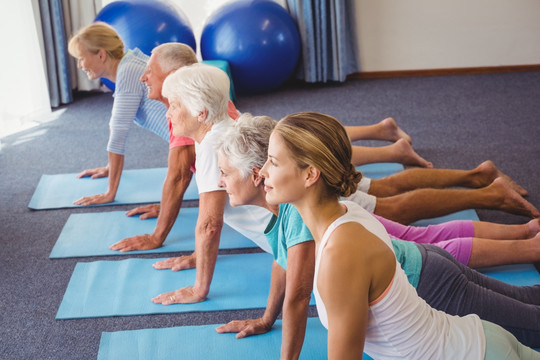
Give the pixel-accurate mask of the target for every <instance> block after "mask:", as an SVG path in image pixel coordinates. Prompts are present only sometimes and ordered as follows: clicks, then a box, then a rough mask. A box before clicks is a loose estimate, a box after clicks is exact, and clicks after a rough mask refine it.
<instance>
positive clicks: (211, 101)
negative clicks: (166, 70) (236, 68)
mask: <svg viewBox="0 0 540 360" xmlns="http://www.w3.org/2000/svg"><path fill="white" fill-rule="evenodd" d="M229 87H230V80H229V76H228V75H227V74H226V73H225V72H224V71H223V70H221V69H219V68H217V67H215V66H211V65H206V64H200V63H197V64H192V65H188V66H184V67H181V68H180V69H178V70H176V71H175V72H174V73H172V74H171V75H169V76H167V78H166V79H165V81H164V82H163V89H162V93H163V96H165V97H166V98H167V99H168V100H169V102H171V101H173V100H180V102H181V103H182V105H183V106H185V107H186V108H187V109H188V110H189V112H190V113H191V115H193V116H197V115H198V114H200V113H201V112H203V111H204V110H207V111H208V116H207V117H206V121H205V122H206V123H217V122H220V121H221V120H223V119H226V118H228V115H227V108H228V105H229Z"/></svg>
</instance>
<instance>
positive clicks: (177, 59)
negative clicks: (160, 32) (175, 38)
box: [152, 42, 198, 74]
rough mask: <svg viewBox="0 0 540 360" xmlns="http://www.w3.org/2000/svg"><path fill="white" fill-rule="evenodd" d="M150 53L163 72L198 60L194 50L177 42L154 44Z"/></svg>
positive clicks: (168, 71) (166, 72)
mask: <svg viewBox="0 0 540 360" xmlns="http://www.w3.org/2000/svg"><path fill="white" fill-rule="evenodd" d="M152 55H154V56H155V57H156V61H157V63H158V64H159V67H160V68H161V71H162V72H163V73H165V74H168V73H170V72H171V71H174V70H177V69H180V68H181V67H182V66H187V65H191V64H195V63H197V62H198V60H197V55H196V54H195V51H193V49H192V48H191V47H190V46H189V45H186V44H182V43H177V42H170V43H165V44H161V45H158V46H156V47H155V48H154V49H152Z"/></svg>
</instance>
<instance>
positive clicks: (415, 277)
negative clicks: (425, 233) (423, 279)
mask: <svg viewBox="0 0 540 360" xmlns="http://www.w3.org/2000/svg"><path fill="white" fill-rule="evenodd" d="M392 246H393V247H394V252H395V253H396V259H397V261H398V262H399V263H400V264H401V268H402V269H403V271H404V272H405V275H407V279H408V280H409V283H410V284H411V285H412V286H413V287H414V288H415V289H416V287H417V286H418V282H419V281H420V273H421V272H422V254H421V253H420V250H418V247H417V246H416V244H415V243H413V242H411V241H405V240H398V239H392Z"/></svg>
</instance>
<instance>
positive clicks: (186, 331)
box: [98, 318, 369, 360]
mask: <svg viewBox="0 0 540 360" xmlns="http://www.w3.org/2000/svg"><path fill="white" fill-rule="evenodd" d="M218 326H219V325H202V326H181V327H173V328H164V329H143V330H130V331H117V332H103V333H102V334H101V341H100V344H99V353H98V360H113V359H114V360H116V359H139V360H144V359H148V360H156V359H160V360H167V359H171V360H172V359H190V360H198V359H200V360H213V359H216V360H217V359H219V360H223V359H259V360H264V359H279V356H280V349H281V320H278V321H276V323H275V324H274V327H273V328H272V330H271V331H270V332H268V333H266V334H263V335H257V336H250V337H247V338H244V339H236V338H235V335H236V334H218V333H217V332H216V330H215V329H216V327H218ZM326 338H327V331H326V329H325V328H324V327H323V326H322V324H321V322H320V321H319V319H318V318H308V322H307V328H306V338H305V341H304V346H303V347H302V353H301V354H300V359H306V360H316V359H326V358H327V346H326ZM368 359H369V358H368Z"/></svg>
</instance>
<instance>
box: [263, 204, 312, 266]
mask: <svg viewBox="0 0 540 360" xmlns="http://www.w3.org/2000/svg"><path fill="white" fill-rule="evenodd" d="M264 235H265V236H266V239H267V240H268V243H269V244H270V247H271V248H272V253H273V254H274V260H276V262H277V263H278V264H279V265H280V266H281V267H282V268H284V269H285V270H286V269H287V249H288V248H290V247H291V246H294V245H297V244H300V243H303V242H305V241H311V240H313V236H312V235H311V232H310V231H309V229H308V228H307V226H306V225H305V224H304V221H303V220H302V217H301V216H300V213H299V212H298V211H297V210H296V208H295V207H294V206H292V205H291V204H281V205H279V213H278V216H275V215H273V216H272V219H271V220H270V222H269V223H268V226H267V227H266V230H265V231H264Z"/></svg>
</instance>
